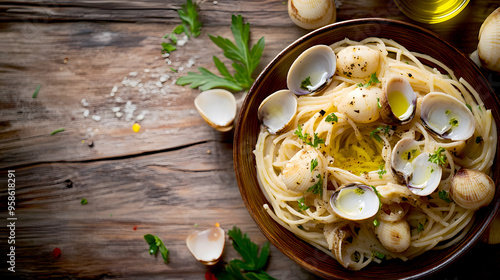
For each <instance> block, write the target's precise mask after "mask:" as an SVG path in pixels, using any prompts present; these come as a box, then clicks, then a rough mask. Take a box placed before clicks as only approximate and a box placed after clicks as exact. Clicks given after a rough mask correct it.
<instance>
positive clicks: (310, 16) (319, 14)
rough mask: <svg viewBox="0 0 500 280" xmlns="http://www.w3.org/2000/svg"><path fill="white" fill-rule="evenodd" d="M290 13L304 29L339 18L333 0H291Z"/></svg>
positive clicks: (319, 25) (316, 26)
mask: <svg viewBox="0 0 500 280" xmlns="http://www.w3.org/2000/svg"><path fill="white" fill-rule="evenodd" d="M288 15H289V16H290V19H291V20H292V21H293V23H295V24H296V25H297V26H299V27H302V28H304V29H316V28H319V27H322V26H325V25H327V24H330V23H334V22H335V19H336V18H337V12H336V9H335V2H334V1H333V0H290V1H288Z"/></svg>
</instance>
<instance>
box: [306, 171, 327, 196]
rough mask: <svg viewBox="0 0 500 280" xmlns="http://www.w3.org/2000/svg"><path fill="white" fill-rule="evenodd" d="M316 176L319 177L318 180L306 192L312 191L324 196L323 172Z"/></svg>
mask: <svg viewBox="0 0 500 280" xmlns="http://www.w3.org/2000/svg"><path fill="white" fill-rule="evenodd" d="M316 178H318V179H319V180H318V182H316V184H314V185H312V186H311V187H310V188H309V189H307V191H306V192H312V193H313V194H319V196H323V177H321V174H318V176H316Z"/></svg>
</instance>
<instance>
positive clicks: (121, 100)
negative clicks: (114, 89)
mask: <svg viewBox="0 0 500 280" xmlns="http://www.w3.org/2000/svg"><path fill="white" fill-rule="evenodd" d="M115 102H116V103H123V102H125V101H123V99H122V98H121V97H119V96H118V97H117V98H115Z"/></svg>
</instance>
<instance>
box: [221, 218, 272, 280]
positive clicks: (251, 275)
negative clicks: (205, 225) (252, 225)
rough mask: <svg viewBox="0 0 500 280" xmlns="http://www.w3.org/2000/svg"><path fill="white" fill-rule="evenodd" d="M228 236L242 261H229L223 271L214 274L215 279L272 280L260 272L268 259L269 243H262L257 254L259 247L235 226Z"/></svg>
mask: <svg viewBox="0 0 500 280" xmlns="http://www.w3.org/2000/svg"><path fill="white" fill-rule="evenodd" d="M228 235H229V237H231V238H232V239H233V247H234V249H235V250H236V251H237V252H238V253H239V254H240V255H241V257H242V258H243V260H239V259H234V260H231V261H230V262H229V263H228V264H227V265H226V267H225V269H224V271H222V272H220V273H217V274H216V277H217V279H219V280H225V279H244V280H245V279H266V280H273V279H274V278H273V277H271V276H270V275H269V274H267V273H266V272H265V271H263V270H262V269H263V268H264V266H265V265H266V262H267V259H268V257H269V241H266V242H265V243H264V245H263V246H262V249H261V250H260V254H259V246H258V245H257V244H255V243H253V242H252V241H251V240H250V238H249V237H248V236H247V234H246V233H245V234H243V233H242V232H241V230H240V229H239V228H237V227H236V226H234V227H233V229H232V230H230V231H229V232H228ZM274 280H275V279H274Z"/></svg>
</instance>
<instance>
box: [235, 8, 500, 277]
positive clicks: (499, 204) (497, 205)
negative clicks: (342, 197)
mask: <svg viewBox="0 0 500 280" xmlns="http://www.w3.org/2000/svg"><path fill="white" fill-rule="evenodd" d="M370 23H376V24H385V25H396V26H399V27H402V28H405V29H407V30H409V31H412V30H415V31H417V32H420V33H425V34H426V35H428V36H430V37H434V38H435V39H436V40H438V41H440V42H441V43H442V44H444V45H446V47H448V48H450V49H452V50H453V51H454V52H455V53H457V54H459V55H460V56H461V57H460V58H458V59H460V60H462V61H464V63H466V64H469V66H470V67H472V68H473V69H474V70H473V71H475V74H477V75H478V79H479V80H482V81H483V83H484V84H486V85H487V88H486V89H485V90H487V91H488V92H489V93H490V94H491V97H492V98H493V99H494V101H495V102H496V104H494V105H498V104H500V102H499V98H498V97H497V95H496V94H494V91H493V89H492V87H491V85H490V84H489V83H488V82H487V80H486V78H485V77H484V75H483V73H482V72H481V71H480V69H479V68H478V67H477V66H476V64H474V63H473V62H472V60H471V59H470V58H469V57H468V56H467V55H465V54H464V53H463V52H462V51H461V50H459V49H458V48H456V47H455V46H453V45H452V44H451V43H449V42H448V41H447V40H445V39H444V38H442V37H441V36H440V35H438V34H436V33H434V32H432V31H430V30H428V29H425V28H423V27H420V26H418V25H415V24H412V23H408V22H404V21H401V20H395V19H387V18H376V17H374V18H361V19H351V20H345V21H341V22H336V23H333V24H329V25H326V26H324V27H321V28H318V29H315V30H313V31H311V32H309V33H307V34H305V35H303V36H301V37H300V38H298V39H297V40H295V41H294V42H292V43H291V44H289V45H288V46H287V47H285V48H284V49H283V50H281V51H280V52H279V53H278V54H277V55H276V56H275V57H274V58H273V59H272V60H271V61H270V62H269V63H268V64H267V65H266V66H265V67H264V68H263V69H262V71H261V72H260V74H259V75H258V77H257V78H256V80H255V82H254V83H253V84H252V86H251V87H250V89H249V91H248V94H247V95H246V97H245V99H244V101H243V103H242V106H241V108H240V112H239V113H238V119H237V123H236V125H235V131H234V139H233V165H234V171H235V174H236V181H237V183H238V187H239V190H240V195H241V197H242V199H243V202H244V204H245V207H246V208H247V211H248V212H249V214H250V215H251V217H252V218H253V219H254V221H255V222H256V223H257V226H258V227H259V230H260V231H261V232H262V233H263V234H264V236H266V238H267V239H268V240H269V241H271V243H272V244H273V245H274V246H275V247H277V248H278V249H279V250H280V251H281V252H282V253H283V254H284V255H286V256H287V257H288V258H290V259H292V260H293V261H294V262H295V263H297V264H298V265H300V266H301V267H302V268H304V269H306V270H307V271H309V272H311V273H313V274H315V275H318V276H321V277H328V278H332V277H335V276H334V275H331V274H325V272H324V271H322V270H319V269H318V268H317V267H316V266H313V265H311V264H309V263H307V262H305V261H304V260H302V259H299V258H297V257H296V256H295V255H294V254H292V253H291V252H289V251H288V250H286V248H284V247H282V246H281V245H280V244H279V243H277V242H276V241H275V240H274V238H275V237H273V236H272V235H270V234H269V233H268V231H266V230H264V229H265V228H266V226H265V224H264V223H263V222H262V221H260V220H259V219H258V218H257V215H256V214H255V213H254V212H253V211H252V210H251V209H252V207H251V205H250V201H249V200H248V197H247V196H246V190H245V186H244V184H245V183H244V181H243V178H242V175H241V173H240V171H239V170H238V159H239V158H240V157H243V156H242V155H240V154H239V153H238V150H237V149H236V148H235V147H238V146H239V144H240V143H241V142H243V141H244V140H243V139H240V138H239V137H238V136H239V135H240V133H239V130H240V129H242V125H241V123H240V121H241V120H242V116H243V110H242V109H243V108H246V107H247V106H249V102H250V101H249V100H250V97H251V96H252V95H254V94H256V93H255V92H256V91H255V88H257V87H258V84H260V83H261V82H262V79H263V77H264V76H265V75H267V72H268V71H270V70H269V69H271V68H273V66H274V65H275V64H277V63H278V61H280V60H281V58H282V57H283V56H284V55H285V54H286V53H287V52H288V51H289V50H291V49H293V48H295V47H297V46H298V45H299V44H301V43H302V42H304V41H307V40H309V39H311V38H313V37H314V36H316V35H318V34H321V33H323V32H326V31H328V30H330V29H331V30H334V29H337V28H341V27H345V26H352V25H362V24H370ZM367 37H369V36H367ZM389 39H391V38H389ZM481 99H483V98H481ZM493 118H494V119H495V117H494V116H493ZM497 134H498V132H497ZM498 141H499V143H497V154H498V147H499V145H500V137H499V139H498ZM252 155H253V153H252ZM496 158H497V157H495V158H494V159H493V160H494V163H493V166H494V164H495V161H496ZM252 160H253V162H254V163H255V157H253V156H252ZM257 182H258V180H257ZM498 189H499V187H497V190H496V192H497V194H496V195H495V198H496V197H498ZM258 191H259V192H261V193H262V190H261V188H260V187H259V190H258ZM262 195H263V194H262ZM264 200H267V199H266V198H265V196H264ZM490 207H491V210H492V213H491V214H490V215H489V216H487V217H486V220H485V222H484V223H483V224H482V225H480V227H479V230H478V231H477V232H476V233H475V234H474V235H473V236H472V237H471V240H470V242H468V243H465V244H464V245H463V246H462V247H461V248H460V249H459V250H457V252H455V253H454V254H452V255H451V256H449V257H448V258H446V259H444V260H443V261H442V262H440V263H439V264H438V265H436V266H433V267H431V268H430V269H429V270H425V271H420V272H418V273H416V274H414V275H411V276H409V277H406V278H405V279H419V278H422V277H429V276H431V275H433V274H436V273H437V272H439V271H441V270H443V269H444V268H445V267H447V266H449V265H450V264H452V263H453V262H455V261H456V260H458V259H459V258H460V257H462V256H464V255H465V254H466V253H467V252H468V251H469V250H470V249H471V248H472V247H474V246H475V245H476V244H477V242H478V241H479V240H480V238H481V236H482V235H483V234H484V232H485V230H486V229H487V228H488V227H489V225H490V224H491V222H492V221H493V219H494V217H495V215H498V214H499V212H500V200H497V201H496V202H495V201H493V202H492V203H491V204H490V205H489V206H488V208H490ZM492 214H493V215H492ZM272 221H273V222H274V223H276V226H277V227H282V226H281V225H280V224H279V223H277V222H276V221H274V220H272ZM284 230H286V229H284ZM299 239H300V238H299ZM301 240H302V239H301ZM302 241H303V240H302ZM303 242H305V241H303ZM306 243H307V242H306ZM307 245H309V246H311V247H312V245H310V244H307ZM409 261H411V260H409ZM336 279H337V278H336ZM338 279H342V278H338Z"/></svg>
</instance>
